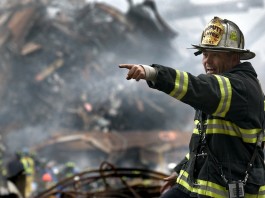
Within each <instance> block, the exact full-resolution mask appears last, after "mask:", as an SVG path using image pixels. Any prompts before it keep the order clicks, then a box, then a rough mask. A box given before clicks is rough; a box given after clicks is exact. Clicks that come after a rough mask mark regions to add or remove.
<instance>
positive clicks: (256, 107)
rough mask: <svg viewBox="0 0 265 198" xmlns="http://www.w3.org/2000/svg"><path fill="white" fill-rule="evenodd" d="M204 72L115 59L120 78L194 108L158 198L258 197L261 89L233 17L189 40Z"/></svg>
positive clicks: (263, 189) (263, 174)
mask: <svg viewBox="0 0 265 198" xmlns="http://www.w3.org/2000/svg"><path fill="white" fill-rule="evenodd" d="M193 47H194V49H196V50H197V51H196V52H195V55H199V54H202V65H203V66H204V70H205V72H206V74H200V75H198V76H194V75H192V74H190V73H188V72H184V71H180V70H176V69H172V68H169V67H166V66H162V65H158V64H152V65H151V66H148V65H136V64H120V65H119V67H120V68H126V69H128V70H129V71H128V74H127V79H128V80H130V79H135V80H136V81H139V80H140V79H145V80H146V81H147V83H148V85H149V86H150V87H151V88H154V89H157V90H159V91H162V92H164V93H166V94H168V95H170V96H172V97H174V98H176V99H177V100H180V101H182V102H184V103H186V104H188V105H190V106H192V107H193V108H195V109H196V113H195V119H194V124H195V128H194V130H193V133H192V136H191V140H190V144H189V153H188V154H187V155H186V156H185V158H184V159H183V160H182V161H181V162H180V163H179V164H178V165H177V166H176V167H175V169H174V170H175V172H174V173H173V174H172V175H171V176H170V177H168V178H165V183H164V185H163V186H162V188H161V192H162V195H161V196H162V197H163V198H169V197H170V198H173V197H181V198H183V197H184V198H185V197H217V198H227V197H264V196H265V170H264V154H263V145H264V142H263V131H264V130H263V129H264V94H263V92H262V89H261V86H260V84H259V81H258V79H257V73H256V72H255V70H254V68H253V66H252V64H251V63H250V62H248V61H241V60H249V59H252V58H254V57H255V53H254V52H252V51H250V50H247V49H244V36H243V33H242V32H241V30H240V29H239V27H238V26H237V25H236V24H235V23H234V22H232V21H230V20H227V19H221V18H219V17H214V18H213V19H212V20H211V21H210V22H209V23H208V24H207V26H206V28H205V29H204V31H203V33H202V37H201V42H200V44H198V45H193Z"/></svg>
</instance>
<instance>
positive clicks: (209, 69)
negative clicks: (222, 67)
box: [206, 67, 216, 74]
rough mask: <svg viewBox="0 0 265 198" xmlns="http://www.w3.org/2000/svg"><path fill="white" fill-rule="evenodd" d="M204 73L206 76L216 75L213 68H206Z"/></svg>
mask: <svg viewBox="0 0 265 198" xmlns="http://www.w3.org/2000/svg"><path fill="white" fill-rule="evenodd" d="M206 73H207V74H215V73H216V69H215V68H213V67H206Z"/></svg>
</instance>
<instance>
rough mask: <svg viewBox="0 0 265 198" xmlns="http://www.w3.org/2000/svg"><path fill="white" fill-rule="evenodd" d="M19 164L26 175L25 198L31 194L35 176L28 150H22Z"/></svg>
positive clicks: (33, 164) (32, 161) (32, 160)
mask: <svg viewBox="0 0 265 198" xmlns="http://www.w3.org/2000/svg"><path fill="white" fill-rule="evenodd" d="M20 161H21V163H22V164H23V167H24V174H25V175H26V188H25V197H30V196H31V195H32V193H33V184H34V176H35V163H34V159H33V158H32V156H31V153H30V151H29V149H28V148H23V149H22V152H21V158H20Z"/></svg>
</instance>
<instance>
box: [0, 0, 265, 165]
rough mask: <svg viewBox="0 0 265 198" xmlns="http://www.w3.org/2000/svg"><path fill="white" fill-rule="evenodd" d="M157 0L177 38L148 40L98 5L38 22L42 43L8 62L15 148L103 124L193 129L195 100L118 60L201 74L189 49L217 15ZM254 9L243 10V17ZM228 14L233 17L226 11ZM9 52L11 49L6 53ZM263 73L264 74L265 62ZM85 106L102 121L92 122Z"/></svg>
mask: <svg viewBox="0 0 265 198" xmlns="http://www.w3.org/2000/svg"><path fill="white" fill-rule="evenodd" d="M60 2H61V1H60ZM134 2H135V3H136V2H137V3H139V2H142V1H134ZM156 2H157V7H158V10H159V12H160V13H161V15H162V17H164V19H165V20H166V21H167V22H168V23H169V24H170V26H171V27H172V28H173V29H174V30H175V31H176V32H177V33H178V36H177V37H176V38H174V39H169V40H163V39H162V40H159V39H156V40H150V38H149V37H148V36H147V35H145V34H144V33H143V32H141V28H142V27H139V28H136V30H135V31H132V32H126V31H124V29H125V27H124V26H123V25H121V24H116V23H115V22H114V21H112V20H109V18H108V17H105V16H104V15H103V16H101V15H99V16H98V15H97V14H98V12H96V10H94V8H93V9H91V8H89V7H86V9H87V10H86V9H84V10H83V12H81V14H83V15H78V14H73V13H71V11H73V10H74V11H78V10H79V9H80V5H76V6H77V7H76V8H75V9H73V10H71V7H69V6H64V7H66V9H67V11H68V12H67V14H68V15H67V16H68V17H76V18H74V19H79V20H76V21H75V20H73V23H70V24H71V25H69V26H68V28H69V29H67V31H62V30H61V29H60V27H61V26H56V25H54V24H53V23H51V21H50V20H53V18H49V17H48V18H44V19H43V20H41V21H39V24H36V25H35V26H34V29H33V30H32V31H31V32H30V34H29V35H28V38H27V39H29V40H30V41H35V42H37V43H39V44H40V45H41V46H43V49H42V50H41V51H40V52H36V53H33V54H31V55H29V56H23V57H21V56H13V57H12V58H10V59H9V60H8V61H7V62H9V63H10V65H11V66H10V67H8V68H9V69H10V70H9V71H10V73H11V74H12V76H11V77H8V79H11V80H7V81H8V85H6V87H8V89H6V90H7V91H5V92H4V91H2V92H4V94H2V95H3V97H2V101H1V110H0V116H1V120H0V122H1V125H2V126H4V128H5V127H6V128H5V130H6V131H7V130H9V131H10V133H6V134H7V135H6V144H7V146H8V148H9V152H10V153H12V152H14V151H16V150H20V149H21V148H23V147H25V146H27V147H34V146H36V145H38V144H40V143H42V142H44V141H46V140H48V139H49V138H51V137H52V136H54V132H55V131H63V130H61V129H70V130H71V129H72V130H77V131H78V130H80V131H89V130H96V129H97V130H99V131H101V132H102V131H103V130H106V127H107V128H108V129H107V130H109V131H111V130H113V131H120V130H121V131H125V130H144V131H147V132H148V131H151V130H154V129H155V130H172V129H178V130H183V131H186V130H189V131H190V130H191V129H190V127H191V126H192V122H193V121H192V116H193V109H192V108H191V107H189V106H187V105H185V104H183V103H181V102H179V101H177V100H175V99H173V98H171V97H169V96H167V95H166V94H164V93H161V92H158V91H156V90H152V89H150V88H149V87H148V86H147V84H146V82H145V81H140V82H135V81H127V80H126V79H125V78H126V72H127V71H126V70H122V69H119V68H118V64H120V63H141V64H152V63H158V64H163V65H167V66H171V67H173V68H176V69H180V70H183V71H188V72H191V73H192V74H194V75H197V74H199V73H202V67H201V64H200V62H201V60H200V57H195V56H194V55H193V51H192V50H190V49H187V48H189V47H190V44H193V43H198V41H199V39H200V34H201V31H202V29H203V27H204V25H205V24H206V21H207V20H208V19H210V18H212V14H211V13H209V14H205V15H203V16H200V17H199V16H198V15H193V14H194V13H192V12H193V10H189V11H188V12H186V15H183V16H180V15H179V14H178V13H177V11H174V9H176V10H179V9H180V8H181V7H180V6H181V5H183V4H181V3H179V2H178V3H177V1H168V2H167V3H165V2H164V1H156ZM185 2H186V1H185ZM106 3H110V4H111V5H113V6H115V7H116V8H118V9H120V10H121V11H122V13H126V12H127V10H128V4H127V1H125V0H115V1H114V0H112V1H111V2H106ZM62 5H63V4H62V2H61V3H60V4H53V5H52V6H54V7H56V6H57V7H58V6H59V8H60V9H58V10H62V9H63V6H62ZM60 6H61V7H60ZM205 6H206V7H207V5H205ZM221 11H222V10H220V12H221ZM230 12H231V11H230ZM228 14H229V15H228ZM252 14H253V13H252V12H250V13H244V14H243V13H242V15H244V16H245V17H246V16H247V17H249V16H252ZM222 15H226V13H222ZM227 15H228V16H232V14H231V13H229V12H228V11H227ZM53 17H54V16H53ZM93 17H94V18H95V19H97V20H98V21H97V20H96V21H97V22H99V23H100V22H102V24H101V26H100V25H97V26H96V25H95V26H92V25H93V24H92V22H91V19H93ZM97 17H98V18H97ZM225 18H228V17H225ZM232 18H233V17H232ZM71 19H73V18H71ZM235 22H237V21H235ZM239 22H240V23H241V24H239V26H240V25H242V26H243V28H245V26H246V23H247V21H243V20H242V21H241V20H240V21H239ZM57 25H58V24H57ZM64 30H65V29H64ZM71 30H73V31H71ZM75 33H78V34H75ZM84 38H85V39H84ZM255 48H257V47H255ZM262 53H264V51H263V52H262V51H261V50H258V53H257V54H262ZM5 54H9V52H5V53H4V54H2V56H5ZM58 59H63V60H64V64H63V66H62V67H60V68H59V69H58V70H56V71H55V72H53V73H52V74H51V75H49V76H48V77H47V78H45V79H44V80H43V81H40V82H38V81H36V78H35V77H36V76H37V75H38V74H40V73H41V72H42V71H43V70H44V69H45V68H47V66H49V65H50V64H52V63H53V62H54V61H55V60H58ZM254 63H255V65H263V64H262V63H264V60H262V59H256V60H255V61H254ZM5 68H6V67H5ZM3 71H4V70H3ZM258 72H259V73H260V74H261V78H262V79H264V78H263V76H264V71H263V70H262V68H261V67H259V68H258ZM5 73H8V72H5ZM9 75H10V74H9ZM84 104H88V105H91V106H92V110H91V112H88V111H85V109H84ZM82 112H83V113H84V112H85V114H87V115H89V117H93V116H94V117H96V118H97V120H92V121H91V122H90V123H89V124H86V123H85V118H86V117H82ZM98 118H100V119H98ZM99 120H100V121H99ZM10 126H12V127H13V128H12V130H11V129H10ZM65 133H68V132H66V131H65ZM51 154H53V151H47V155H50V157H53V158H57V157H58V156H52V155H51ZM67 155H69V153H64V154H63V156H62V157H61V159H66V156H67ZM79 155H80V157H81V158H82V159H83V161H82V164H83V165H82V166H85V165H84V164H85V163H88V164H89V163H90V164H91V165H92V164H93V163H92V162H89V160H88V161H86V160H84V158H86V157H87V156H86V157H83V156H85V155H88V154H85V153H82V154H81V153H80V154H79ZM74 156H77V155H76V154H75V155H74Z"/></svg>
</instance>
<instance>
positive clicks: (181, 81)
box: [170, 70, 189, 100]
mask: <svg viewBox="0 0 265 198" xmlns="http://www.w3.org/2000/svg"><path fill="white" fill-rule="evenodd" d="M188 83H189V76H188V74H187V73H186V72H181V71H179V70H176V80H175V87H174V89H173V91H171V93H170V96H172V97H174V98H176V99H178V100H180V99H181V98H183V97H184V96H185V94H186V93H187V90H188Z"/></svg>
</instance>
